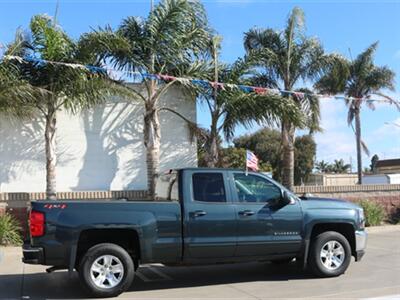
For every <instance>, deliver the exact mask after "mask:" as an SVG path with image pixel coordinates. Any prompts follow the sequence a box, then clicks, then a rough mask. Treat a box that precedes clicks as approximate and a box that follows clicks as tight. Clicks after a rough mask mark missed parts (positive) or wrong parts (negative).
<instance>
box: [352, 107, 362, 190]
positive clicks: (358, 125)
mask: <svg viewBox="0 0 400 300" xmlns="http://www.w3.org/2000/svg"><path fill="white" fill-rule="evenodd" d="M354 119H355V123H356V124H355V125H356V128H355V130H356V144H357V175H358V184H362V148H361V118H360V110H359V109H356V110H355V112H354Z"/></svg>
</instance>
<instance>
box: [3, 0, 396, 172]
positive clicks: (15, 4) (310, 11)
mask: <svg viewBox="0 0 400 300" xmlns="http://www.w3.org/2000/svg"><path fill="white" fill-rule="evenodd" d="M59 2H60V3H59V11H58V21H59V23H60V25H61V26H62V27H63V28H64V30H65V31H66V32H67V33H68V34H69V35H71V36H72V37H73V38H78V37H79V35H80V34H81V33H84V32H87V31H90V30H91V28H97V27H98V26H104V25H107V24H109V25H111V26H112V27H116V26H118V25H119V24H120V22H121V20H122V19H123V18H125V17H127V16H142V17H146V16H147V15H148V13H149V9H150V0H137V1H135V0H114V1H112V0H82V1H78V0H60V1H59ZM154 2H155V3H157V2H158V0H154ZM202 2H203V4H204V6H205V8H206V11H207V14H208V17H209V21H210V24H211V26H212V27H213V28H214V29H215V30H216V32H217V33H218V34H219V35H221V36H222V37H223V43H222V53H221V54H222V60H223V61H225V62H233V61H234V60H235V59H236V58H238V57H241V56H243V55H244V49H243V34H244V32H246V31H248V30H249V29H250V28H252V27H259V28H273V29H277V30H279V29H282V28H283V27H284V26H285V23H286V19H287V16H288V14H289V13H290V11H291V9H293V7H295V6H298V7H300V8H302V9H303V10H304V13H305V17H306V29H307V31H306V34H307V35H308V36H316V37H318V38H319V39H320V40H321V42H322V44H323V46H324V48H325V50H326V51H327V52H338V53H341V54H343V55H345V56H347V57H355V56H356V55H357V54H358V53H359V52H361V51H363V50H364V49H365V48H366V47H368V46H369V45H370V44H372V43H373V42H375V41H379V48H378V51H377V53H376V59H375V63H376V64H377V65H387V66H388V67H390V68H391V69H392V70H393V71H394V72H395V73H396V74H397V76H396V91H394V92H392V91H389V92H388V94H390V95H391V96H393V97H395V98H397V99H399V100H400V33H399V29H400V0H398V1H389V0H386V1H385V0H383V1H379V0H376V1H368V0H365V1H356V0H353V1H344V0H342V1H341V0H337V1H323V0H321V1H316V0H314V1H277V0H275V1H272V0H204V1H202ZM55 7H56V1H55V0H24V1H22V0H0V43H7V42H9V41H11V40H12V38H13V35H14V33H15V30H16V28H17V27H22V28H27V26H28V24H29V20H30V18H31V17H32V16H33V15H35V14H40V13H47V14H49V15H54V12H55ZM305 84H306V83H305ZM197 114H198V116H197V118H198V122H199V123H200V124H201V125H203V126H205V127H207V126H208V125H209V118H208V112H207V111H206V109H205V108H204V107H199V108H198V113H197ZM321 117H322V118H321V121H322V122H321V126H322V128H323V132H321V133H317V134H316V135H315V139H316V142H317V160H325V161H333V160H334V159H340V158H343V159H344V160H345V161H346V162H348V163H349V162H350V161H351V162H352V164H353V170H355V165H356V163H355V160H356V155H355V138H354V133H353V131H352V129H351V128H349V127H348V125H347V121H346V119H347V109H346V106H345V105H344V103H343V102H341V101H338V100H329V99H321ZM361 118H362V135H363V139H364V141H365V142H366V143H367V145H368V147H369V149H370V152H371V156H372V155H374V154H378V156H379V157H380V158H381V159H383V158H386V159H389V158H399V157H400V112H399V111H397V110H396V109H395V108H394V107H393V106H389V105H387V104H379V105H377V108H376V110H375V111H371V110H369V109H368V108H366V107H364V108H363V110H362V116H361ZM395 124H398V126H396V125H395ZM257 129H259V127H257V126H254V127H252V128H247V129H246V128H242V127H238V128H237V130H236V135H237V136H238V135H241V134H246V133H250V132H253V131H255V130H257ZM300 133H301V132H300ZM363 162H364V166H368V165H369V163H370V157H368V156H366V155H363Z"/></svg>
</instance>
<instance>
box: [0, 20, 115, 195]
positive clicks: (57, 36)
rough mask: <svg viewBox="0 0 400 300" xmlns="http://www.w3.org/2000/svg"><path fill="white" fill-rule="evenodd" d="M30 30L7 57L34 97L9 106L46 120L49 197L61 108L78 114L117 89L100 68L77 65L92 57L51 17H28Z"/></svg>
mask: <svg viewBox="0 0 400 300" xmlns="http://www.w3.org/2000/svg"><path fill="white" fill-rule="evenodd" d="M30 35H31V39H29V38H28V35H27V34H23V33H21V32H20V31H18V32H17V34H16V38H15V40H14V42H13V43H11V44H10V45H8V47H7V49H6V51H5V58H6V59H7V58H8V60H9V61H10V62H12V63H13V65H14V66H15V68H16V69H15V70H16V71H17V76H18V77H19V79H20V80H22V82H24V83H25V84H28V86H29V90H30V91H32V97H14V99H13V100H14V101H13V102H12V103H10V101H8V105H9V106H8V107H9V108H10V107H14V108H16V111H18V112H21V111H22V112H24V111H29V112H30V113H31V114H33V117H35V116H36V117H39V118H41V119H43V120H44V124H45V125H44V127H45V128H44V138H45V153H46V194H47V198H48V199H56V162H57V153H56V126H57V113H58V111H60V110H66V111H69V112H72V113H76V112H77V111H79V110H80V109H82V108H87V107H89V106H91V105H93V104H96V103H99V102H101V101H103V100H105V99H106V98H107V97H108V95H110V93H111V92H112V91H113V90H114V89H115V90H118V88H117V86H116V85H115V84H114V83H113V82H111V81H110V80H107V79H106V74H104V72H102V71H101V70H99V69H96V71H95V72H93V70H92V71H90V70H88V69H87V68H84V67H81V66H79V65H76V63H93V62H94V60H93V59H91V58H90V56H89V55H87V54H83V53H82V52H81V51H80V45H79V44H78V43H76V42H74V41H73V40H72V39H70V38H69V37H68V36H67V34H66V33H65V32H64V31H63V30H62V29H61V27H60V26H59V25H57V24H56V23H55V21H54V20H53V19H52V18H51V17H49V16H46V15H36V16H34V17H33V18H32V20H31V22H30ZM32 58H33V59H32ZM46 61H47V62H46ZM56 62H62V63H66V64H59V63H56ZM14 93H16V94H18V95H19V94H24V93H25V90H24V89H21V88H18V87H17V88H16V89H15V90H14Z"/></svg>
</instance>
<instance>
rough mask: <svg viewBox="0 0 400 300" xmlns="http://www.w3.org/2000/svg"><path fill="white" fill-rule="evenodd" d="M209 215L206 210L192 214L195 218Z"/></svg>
mask: <svg viewBox="0 0 400 300" xmlns="http://www.w3.org/2000/svg"><path fill="white" fill-rule="evenodd" d="M206 214H207V212H205V211H204V210H196V211H193V212H191V215H192V216H193V217H195V218H196V217H202V216H205V215H206Z"/></svg>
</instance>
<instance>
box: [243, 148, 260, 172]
mask: <svg viewBox="0 0 400 300" xmlns="http://www.w3.org/2000/svg"><path fill="white" fill-rule="evenodd" d="M246 169H250V170H253V171H258V158H257V156H255V155H254V153H253V152H251V151H249V150H246Z"/></svg>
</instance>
